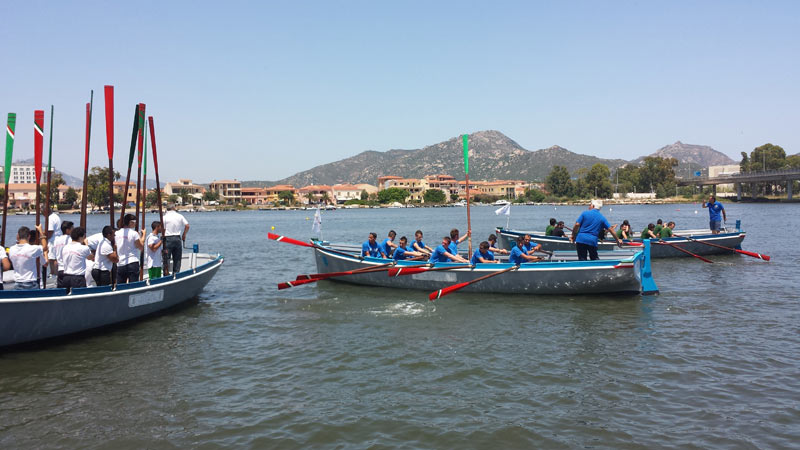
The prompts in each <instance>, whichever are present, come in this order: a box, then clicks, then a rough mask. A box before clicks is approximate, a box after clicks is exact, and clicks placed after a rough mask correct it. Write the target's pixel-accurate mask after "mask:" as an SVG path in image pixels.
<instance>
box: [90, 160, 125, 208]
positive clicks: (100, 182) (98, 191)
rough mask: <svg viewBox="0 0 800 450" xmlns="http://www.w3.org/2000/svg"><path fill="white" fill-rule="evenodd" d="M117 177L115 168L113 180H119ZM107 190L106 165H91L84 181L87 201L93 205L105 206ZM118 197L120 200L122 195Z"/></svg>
mask: <svg viewBox="0 0 800 450" xmlns="http://www.w3.org/2000/svg"><path fill="white" fill-rule="evenodd" d="M119 177H120V175H119V172H117V171H116V170H115V171H114V180H119ZM108 192H109V190H108V167H92V170H91V171H89V176H88V177H87V182H86V196H87V201H88V202H89V203H91V204H93V205H94V206H106V205H108V203H109V199H110V196H109V195H108ZM119 199H120V202H121V199H122V197H121V196H120V197H119ZM115 201H117V199H116V196H115Z"/></svg>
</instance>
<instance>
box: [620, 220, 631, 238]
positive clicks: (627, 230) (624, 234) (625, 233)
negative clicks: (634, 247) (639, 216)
mask: <svg viewBox="0 0 800 450" xmlns="http://www.w3.org/2000/svg"><path fill="white" fill-rule="evenodd" d="M617 237H618V238H620V239H631V238H633V236H632V235H631V224H630V223H628V221H627V220H623V221H622V225H620V227H619V230H617Z"/></svg>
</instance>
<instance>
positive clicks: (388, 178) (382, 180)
mask: <svg viewBox="0 0 800 450" xmlns="http://www.w3.org/2000/svg"><path fill="white" fill-rule="evenodd" d="M401 178H403V177H398V176H394V175H384V176H381V177H378V190H379V191H382V190H384V189H386V188H387V187H389V186H386V182H387V181H391V180H399V179H401Z"/></svg>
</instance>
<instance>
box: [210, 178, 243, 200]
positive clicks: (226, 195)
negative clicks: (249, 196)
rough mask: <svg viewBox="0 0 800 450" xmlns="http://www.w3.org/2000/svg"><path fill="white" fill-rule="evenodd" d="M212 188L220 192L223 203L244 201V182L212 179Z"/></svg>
mask: <svg viewBox="0 0 800 450" xmlns="http://www.w3.org/2000/svg"><path fill="white" fill-rule="evenodd" d="M209 190H212V191H214V192H216V193H217V194H219V199H220V202H221V203H239V202H240V201H242V183H241V181H238V180H219V181H212V182H211V185H210V186H209Z"/></svg>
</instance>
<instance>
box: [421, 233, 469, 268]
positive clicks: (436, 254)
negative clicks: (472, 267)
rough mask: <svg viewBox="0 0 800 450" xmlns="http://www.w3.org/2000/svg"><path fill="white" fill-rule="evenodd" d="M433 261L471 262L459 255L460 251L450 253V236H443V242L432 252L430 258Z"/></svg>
mask: <svg viewBox="0 0 800 450" xmlns="http://www.w3.org/2000/svg"><path fill="white" fill-rule="evenodd" d="M429 261H430V262H432V263H437V262H463V263H465V262H469V261H467V260H466V259H464V258H462V257H460V256H458V253H455V254H453V253H450V237H449V236H445V237H443V238H442V244H441V245H438V246H437V247H436V248H435V249H433V253H431V258H430V259H429Z"/></svg>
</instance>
